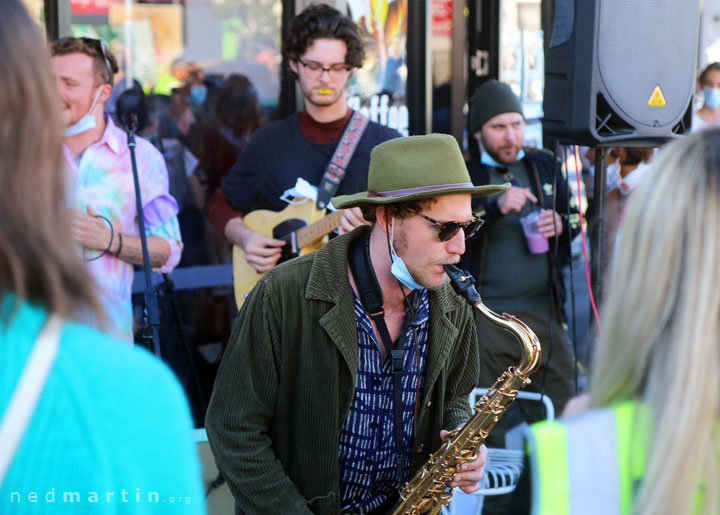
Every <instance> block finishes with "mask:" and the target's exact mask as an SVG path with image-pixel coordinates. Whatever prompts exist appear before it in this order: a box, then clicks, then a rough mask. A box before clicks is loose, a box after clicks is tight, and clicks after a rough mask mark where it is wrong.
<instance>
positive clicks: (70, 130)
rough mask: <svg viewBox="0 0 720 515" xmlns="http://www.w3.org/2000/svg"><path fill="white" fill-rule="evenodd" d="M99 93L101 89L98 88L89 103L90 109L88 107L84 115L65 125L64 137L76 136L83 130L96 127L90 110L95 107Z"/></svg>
mask: <svg viewBox="0 0 720 515" xmlns="http://www.w3.org/2000/svg"><path fill="white" fill-rule="evenodd" d="M101 94H102V89H100V90H98V92H97V95H95V100H93V102H92V104H91V105H90V109H88V112H87V113H85V116H83V117H82V118H80V119H79V120H78V121H76V122H75V123H73V124H72V125H70V126H69V127H66V128H65V129H64V130H63V136H65V137H66V138H67V137H70V136H77V135H78V134H82V133H83V132H87V131H89V130H92V129H94V128H95V127H97V122H96V121H95V116H94V115H93V114H92V112H93V110H94V109H95V106H96V105H97V101H98V99H99V98H100V95H101Z"/></svg>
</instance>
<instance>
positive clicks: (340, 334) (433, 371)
mask: <svg viewBox="0 0 720 515" xmlns="http://www.w3.org/2000/svg"><path fill="white" fill-rule="evenodd" d="M368 230H369V227H367V226H361V227H358V228H356V229H355V230H353V231H352V232H350V233H349V234H346V235H343V236H339V237H337V238H335V239H333V240H331V241H330V242H328V243H327V244H326V245H324V246H323V247H322V248H320V249H319V250H318V251H317V252H316V253H315V258H314V259H313V263H312V267H311V270H310V275H309V277H308V283H307V287H306V289H305V298H306V299H307V300H319V301H324V302H328V303H331V304H333V306H332V307H331V308H330V309H328V311H327V312H326V313H325V314H324V315H323V316H322V317H321V319H320V325H321V326H322V327H323V328H324V330H325V331H326V332H327V334H328V336H329V337H330V338H331V339H332V340H333V342H334V343H335V345H336V346H337V348H338V351H339V352H340V354H341V355H342V356H343V359H344V360H345V362H346V364H347V366H348V369H349V371H350V374H351V376H352V383H353V384H352V391H354V389H355V382H356V380H357V367H358V357H357V322H356V320H355V305H354V300H353V296H352V295H351V294H350V288H351V287H350V281H349V278H348V274H349V267H348V248H349V246H350V243H351V242H352V241H354V240H355V239H356V238H361V237H364V235H366V234H367V231H368ZM428 301H429V311H430V313H429V316H430V319H429V328H428V330H429V334H428V343H429V345H428V361H427V368H426V371H425V387H424V397H425V401H424V402H426V401H427V399H429V398H430V396H431V394H432V390H433V386H434V384H435V382H436V381H437V379H438V377H439V376H440V373H441V372H442V370H443V368H444V366H445V363H446V361H447V360H448V359H449V358H450V355H451V353H452V351H453V348H454V342H455V341H456V338H457V335H458V332H459V329H458V328H457V327H455V326H454V325H453V323H452V322H451V320H450V318H449V316H448V313H449V312H451V311H454V310H457V309H462V308H463V307H464V306H465V301H464V300H463V299H462V298H461V297H460V296H458V295H457V294H456V293H455V292H454V291H453V289H452V287H451V286H450V285H449V284H446V285H444V286H443V287H441V288H440V289H438V290H436V291H431V292H429V299H428ZM350 402H352V399H351V398H349V399H347V400H346V402H345V403H344V405H343V406H341V416H342V420H344V417H345V415H346V414H347V410H348V409H349V408H350ZM423 406H424V404H423Z"/></svg>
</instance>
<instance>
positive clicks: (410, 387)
mask: <svg viewBox="0 0 720 515" xmlns="http://www.w3.org/2000/svg"><path fill="white" fill-rule="evenodd" d="M353 297H354V299H355V319H356V321H357V335H358V373H357V387H356V388H355V396H354V398H353V402H352V405H351V406H350V411H349V412H348V415H347V418H346V419H345V423H344V425H343V428H342V431H341V433H340V449H339V458H340V497H341V499H342V512H343V513H367V512H368V511H370V510H373V509H375V508H377V507H378V506H380V505H381V504H382V503H383V502H385V501H386V500H387V499H388V497H389V496H390V495H392V494H394V493H395V492H397V487H398V485H397V479H396V477H395V460H396V452H395V423H394V420H395V419H394V416H395V415H394V411H393V380H392V364H391V361H392V360H391V359H390V357H389V352H388V357H387V358H386V359H385V361H384V362H382V360H381V357H380V349H379V347H378V344H377V340H376V339H375V335H374V332H373V329H372V325H371V323H370V318H369V316H368V315H367V313H365V310H364V309H363V307H362V304H360V301H359V300H358V298H357V296H355V295H354V294H353ZM414 325H416V326H417V351H418V352H417V353H416V347H415V338H414V337H413V328H412V327H408V330H407V334H406V336H405V344H404V353H405V356H404V358H405V361H404V367H403V376H402V381H401V383H402V420H403V436H404V438H403V440H404V441H403V444H404V450H405V452H409V451H410V450H411V446H412V444H413V442H412V437H413V425H414V419H415V398H416V391H417V394H418V396H419V398H420V399H422V394H423V382H424V381H423V380H424V376H425V363H426V358H427V336H428V293H427V290H423V292H422V294H421V298H420V302H419V308H418V311H417V316H416V320H415V324H414ZM403 461H404V471H403V477H404V480H408V479H409V477H408V476H409V473H410V463H409V460H407V459H406V460H403Z"/></svg>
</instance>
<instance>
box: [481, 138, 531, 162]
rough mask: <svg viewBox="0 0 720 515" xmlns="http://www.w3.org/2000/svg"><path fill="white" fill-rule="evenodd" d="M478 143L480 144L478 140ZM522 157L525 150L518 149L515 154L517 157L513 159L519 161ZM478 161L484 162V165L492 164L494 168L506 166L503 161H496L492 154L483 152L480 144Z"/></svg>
mask: <svg viewBox="0 0 720 515" xmlns="http://www.w3.org/2000/svg"><path fill="white" fill-rule="evenodd" d="M478 145H480V142H478ZM523 157H525V151H524V150H523V149H520V150H519V151H518V154H517V158H516V159H515V162H517V161H520V160H521V159H522V158H523ZM480 162H481V163H482V164H484V165H485V166H492V167H494V168H507V167H508V165H506V164H503V163H498V162H497V161H496V160H495V158H494V157H493V156H491V155H490V154H488V153H487V152H485V151H484V150H483V148H482V146H480Z"/></svg>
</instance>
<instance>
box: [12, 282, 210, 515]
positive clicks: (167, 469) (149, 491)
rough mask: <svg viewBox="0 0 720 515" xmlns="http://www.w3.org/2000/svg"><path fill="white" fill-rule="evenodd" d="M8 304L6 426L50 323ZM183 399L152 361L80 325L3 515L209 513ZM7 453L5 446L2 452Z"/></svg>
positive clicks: (19, 460)
mask: <svg viewBox="0 0 720 515" xmlns="http://www.w3.org/2000/svg"><path fill="white" fill-rule="evenodd" d="M8 297H9V298H5V299H4V300H0V312H2V316H0V416H2V414H3V412H4V410H5V408H6V407H7V404H8V402H9V400H10V397H11V395H12V392H13V390H14V388H15V385H16V383H17V381H18V378H19V377H20V373H21V371H22V369H23V367H24V366H25V362H26V360H27V357H28V355H29V353H30V349H31V348H32V346H33V343H34V341H35V338H36V337H37V334H38V331H39V330H40V328H41V326H42V324H43V323H44V321H45V319H46V317H47V314H46V312H45V311H44V310H42V309H40V308H37V307H33V306H31V305H29V304H28V303H22V304H21V305H20V307H19V309H18V310H17V311H16V312H15V313H14V314H13V315H12V317H11V318H10V319H9V320H8V316H7V315H8V313H9V312H10V311H9V309H10V306H11V303H12V301H13V299H12V297H11V296H8ZM191 429H192V427H191V421H190V413H189V410H188V406H187V402H186V400H185V397H184V395H183V392H182V390H181V388H180V386H179V384H178V382H177V381H176V379H175V378H174V376H173V375H172V373H171V372H170V370H168V369H167V367H165V366H164V365H163V364H162V363H160V362H159V361H157V360H156V359H155V358H154V357H153V356H151V355H150V354H148V353H147V352H145V351H142V350H138V349H135V348H133V347H131V346H130V345H128V344H126V343H120V342H117V341H116V340H113V339H112V338H110V337H108V336H106V335H104V334H102V333H99V332H97V331H94V330H92V329H89V328H87V327H85V326H82V325H79V324H77V323H73V322H65V323H64V324H63V327H62V332H61V338H60V346H59V351H58V355H57V358H56V361H55V364H54V365H53V368H52V370H51V372H50V374H49V376H48V381H47V383H46V385H45V388H44V390H43V392H42V394H41V396H40V399H39V402H38V405H37V407H36V409H35V412H34V414H33V416H32V418H31V419H30V422H29V424H28V428H27V430H26V432H25V434H24V436H23V438H22V440H21V442H20V446H19V448H18V451H17V453H16V455H15V458H14V460H13V462H12V463H11V465H10V468H9V470H8V472H7V474H6V476H5V480H4V481H3V483H2V484H0V513H15V514H17V513H42V514H45V513H53V514H54V513H73V514H77V513H93V514H95V513H102V514H111V513H133V514H136V513H140V514H141V513H153V514H155V513H182V514H186V513H191V514H195V513H204V509H205V508H204V500H203V493H202V485H201V482H200V466H199V462H198V458H197V453H196V450H195V446H194V444H193V442H192V438H191ZM0 445H2V442H0Z"/></svg>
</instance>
